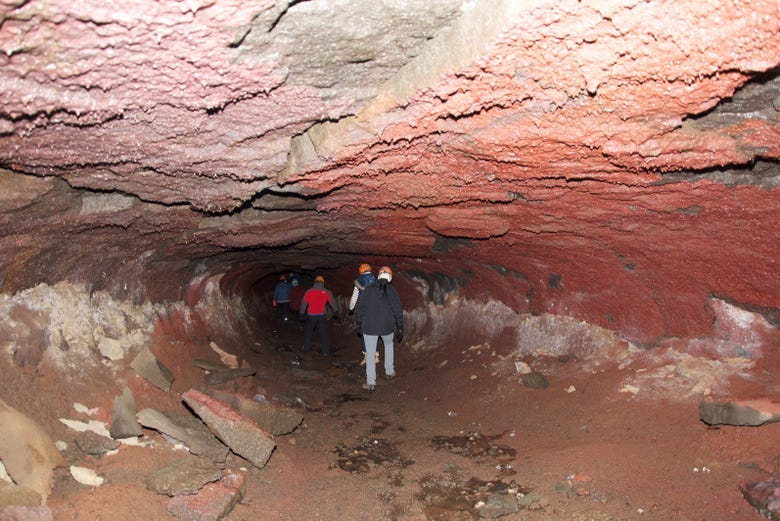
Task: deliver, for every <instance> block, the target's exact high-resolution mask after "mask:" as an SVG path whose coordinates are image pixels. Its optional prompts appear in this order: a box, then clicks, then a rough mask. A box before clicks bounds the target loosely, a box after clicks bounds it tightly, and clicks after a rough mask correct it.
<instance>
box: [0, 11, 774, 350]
mask: <svg viewBox="0 0 780 521" xmlns="http://www.w3.org/2000/svg"><path fill="white" fill-rule="evenodd" d="M0 16H1V17H2V20H3V31H2V34H0V50H2V51H3V52H0V188H2V189H0V225H2V226H0V229H2V232H0V284H1V289H2V290H3V291H7V292H15V291H18V290H20V289H25V288H29V287H33V286H35V285H37V284H40V283H42V282H46V283H55V282H57V281H60V280H63V279H69V280H73V281H78V282H84V283H85V284H86V285H87V286H88V287H89V289H90V290H91V291H92V290H100V289H108V290H110V291H111V292H112V293H114V294H115V295H122V296H126V297H132V298H134V299H138V300H143V299H144V298H147V297H151V298H153V299H170V298H181V297H183V290H182V287H183V286H185V285H186V283H187V282H190V281H192V280H193V279H194V278H195V277H196V276H197V275H199V274H201V273H202V272H203V270H204V269H205V271H206V272H208V273H211V274H216V273H222V272H230V271H231V270H236V273H241V274H243V275H244V276H246V277H250V275H248V274H249V273H255V275H256V274H257V272H262V271H263V270H266V271H268V270H274V269H277V268H278V267H279V266H285V267H294V268H296V269H315V268H321V267H323V266H327V267H333V266H338V265H340V264H343V263H345V262H349V263H352V262H354V260H355V258H358V257H361V258H362V257H366V256H376V257H377V258H382V259H386V260H387V259H390V260H397V261H398V264H399V265H400V266H399V267H402V268H403V267H406V268H410V269H411V268H413V267H415V266H416V264H415V263H416V262H417V259H420V261H425V260H431V261H435V262H436V263H437V264H438V268H437V269H438V270H439V271H441V272H443V273H444V274H445V275H447V276H449V277H451V278H453V279H455V280H460V281H463V284H462V287H464V292H470V293H472V294H479V295H480V296H481V298H496V299H499V300H502V301H503V302H505V303H507V304H508V305H512V306H513V307H515V306H516V307H517V309H518V310H520V311H531V312H534V313H545V312H549V313H556V314H565V315H571V316H575V317H577V318H579V319H584V320H588V321H590V322H593V323H596V324H598V325H600V326H603V327H607V328H610V329H613V330H616V331H618V332H619V333H620V334H621V335H623V336H624V337H626V338H628V339H630V340H632V341H634V342H637V343H640V344H643V345H654V344H656V343H657V342H659V341H660V340H661V339H663V338H667V337H674V336H679V337H697V336H705V335H708V334H710V333H711V332H712V329H713V318H714V316H715V315H716V310H713V309H712V308H711V307H710V305H709V302H710V300H709V299H710V297H711V296H717V297H719V298H721V299H723V300H727V301H729V302H732V303H735V304H737V305H740V306H743V307H745V308H753V309H760V310H764V311H765V312H766V313H768V314H771V313H773V310H776V309H778V308H780V282H778V278H777V277H776V274H777V272H778V270H777V259H778V257H780V236H779V235H778V234H780V232H779V231H778V228H777V226H774V225H773V224H774V223H776V222H780V188H778V187H779V186H780V171H779V169H778V162H777V160H778V158H780V124H779V123H778V118H777V110H778V106H780V102H778V100H779V99H780V79H778V76H777V70H778V66H780V57H778V53H777V52H776V49H778V48H780V31H779V30H778V27H779V26H780V14H779V13H778V11H777V5H776V2H775V1H774V0H759V1H755V2H750V3H747V2H742V3H717V5H713V4H712V3H703V2H698V1H694V0H684V1H678V2H658V1H645V0H628V1H624V2H618V3H616V2H596V3H593V2H575V1H573V0H572V1H562V2H557V3H550V2H537V3H532V4H529V3H526V2H516V1H513V0H498V1H496V0H477V1H474V2H468V3H463V2H461V1H456V0H436V1H429V2H402V3H395V2H383V3H378V4H376V3H372V4H370V5H369V4H366V3H365V2H359V1H357V0H341V1H338V2H332V3H329V4H328V5H327V6H325V5H321V4H320V3H318V2H285V1H272V0H265V1H262V2H253V3H249V4H247V3H246V2H240V1H238V0H225V1H220V2H218V3H210V2H205V3H193V2H188V3H160V2H152V1H148V2H144V1H141V2H140V3H135V4H132V5H127V6H124V5H123V6H120V5H114V4H110V3H109V4H106V3H105V2H100V1H98V0H88V1H84V2H77V3H73V2H70V3H68V2H64V1H62V0H52V1H47V2H43V1H42V0H30V1H27V2H10V3H5V4H3V5H2V6H1V7H0ZM192 259H197V260H198V261H199V262H190V261H191V260H192ZM250 263H251V264H255V266H257V271H252V270H249V271H245V268H244V266H246V265H247V264H250ZM485 270H499V271H500V272H502V273H506V274H509V275H508V276H509V278H507V277H497V276H495V275H492V276H488V275H484V274H482V273H481V272H484V271H485ZM236 277H239V276H238V275H236ZM239 278H240V277H239ZM243 280H245V281H247V283H248V284H250V285H251V284H252V283H253V282H254V280H256V279H253V280H249V279H248V278H247V279H243ZM469 281H471V282H469ZM470 283H471V284H474V286H473V287H470V288H469V287H468V286H469V284H470ZM508 285H509V286H510V287H511V289H507V286H508ZM514 289H516V291H513V290H514ZM22 355H25V356H22ZM20 357H21V359H20V364H26V365H30V364H34V363H35V362H36V352H34V351H33V352H30V353H22V354H21V355H20Z"/></svg>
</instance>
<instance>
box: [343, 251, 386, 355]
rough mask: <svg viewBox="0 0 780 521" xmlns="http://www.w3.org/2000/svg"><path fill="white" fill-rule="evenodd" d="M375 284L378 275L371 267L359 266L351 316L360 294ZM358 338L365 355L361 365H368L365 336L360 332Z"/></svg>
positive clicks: (350, 300)
mask: <svg viewBox="0 0 780 521" xmlns="http://www.w3.org/2000/svg"><path fill="white" fill-rule="evenodd" d="M374 282H376V275H374V274H373V273H371V265H370V264H367V263H365V262H364V263H362V264H361V265H360V266H358V278H356V279H355V284H354V286H353V288H352V297H350V299H349V314H350V315H351V314H352V313H354V311H355V306H356V305H357V301H358V297H360V293H361V292H362V291H363V290H364V289H366V288H367V287H368V286H370V285H371V284H373V283H374ZM358 336H360V346H361V353H362V354H363V361H362V362H360V365H366V342H365V340H364V339H363V334H362V333H361V332H360V331H359V330H358ZM374 362H379V353H376V358H375V360H374Z"/></svg>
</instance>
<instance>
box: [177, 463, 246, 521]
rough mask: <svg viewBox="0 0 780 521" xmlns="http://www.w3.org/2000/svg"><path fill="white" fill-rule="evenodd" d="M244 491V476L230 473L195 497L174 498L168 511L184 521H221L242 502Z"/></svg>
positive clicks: (205, 487)
mask: <svg viewBox="0 0 780 521" xmlns="http://www.w3.org/2000/svg"><path fill="white" fill-rule="evenodd" d="M244 491H245V486H244V476H243V475H242V474H236V473H234V472H231V471H228V472H227V473H226V474H225V476H224V477H223V478H222V479H220V480H219V481H217V482H216V483H209V484H208V485H206V486H204V487H203V488H202V489H201V490H200V492H198V493H197V494H195V495H191V496H175V497H173V498H172V499H171V500H170V501H169V502H168V506H167V510H168V512H169V513H171V514H173V515H174V516H176V517H178V518H179V519H181V520H182V521H219V520H220V519H222V518H224V517H225V516H227V515H228V514H229V513H230V512H231V511H232V510H233V508H234V507H235V506H236V505H237V504H238V502H239V501H241V499H242V498H243V497H244Z"/></svg>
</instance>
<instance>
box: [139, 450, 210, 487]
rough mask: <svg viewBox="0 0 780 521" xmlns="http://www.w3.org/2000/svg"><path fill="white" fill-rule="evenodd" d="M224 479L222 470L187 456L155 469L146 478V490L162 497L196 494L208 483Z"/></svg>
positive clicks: (207, 462)
mask: <svg viewBox="0 0 780 521" xmlns="http://www.w3.org/2000/svg"><path fill="white" fill-rule="evenodd" d="M220 478H222V469H220V468H219V467H217V465H215V464H214V462H212V461H209V460H207V459H205V458H196V457H193V456H187V457H186V458H181V459H179V460H176V461H174V462H173V463H169V464H168V465H164V466H162V467H159V468H157V469H155V470H154V471H153V472H152V473H151V474H150V475H149V476H147V478H146V488H148V489H149V490H151V491H152V492H156V493H158V494H162V495H168V496H178V495H180V494H195V493H197V492H198V491H199V490H200V489H201V488H203V486H204V485H205V484H206V483H212V482H214V481H217V480H219V479H220Z"/></svg>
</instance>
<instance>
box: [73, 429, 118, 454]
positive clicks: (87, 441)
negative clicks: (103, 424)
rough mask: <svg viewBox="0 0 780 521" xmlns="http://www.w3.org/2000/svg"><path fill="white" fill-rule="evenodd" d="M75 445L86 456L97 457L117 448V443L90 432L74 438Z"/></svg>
mask: <svg viewBox="0 0 780 521" xmlns="http://www.w3.org/2000/svg"><path fill="white" fill-rule="evenodd" d="M76 445H78V447H79V448H80V449H81V450H83V451H84V452H85V453H87V454H90V455H92V456H99V455H101V454H105V453H106V452H108V451H110V450H114V449H116V448H118V447H119V442H118V441H116V440H114V439H111V438H106V437H105V436H101V435H100V434H97V433H95V432H92V431H84V432H82V433H79V435H78V436H76Z"/></svg>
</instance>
